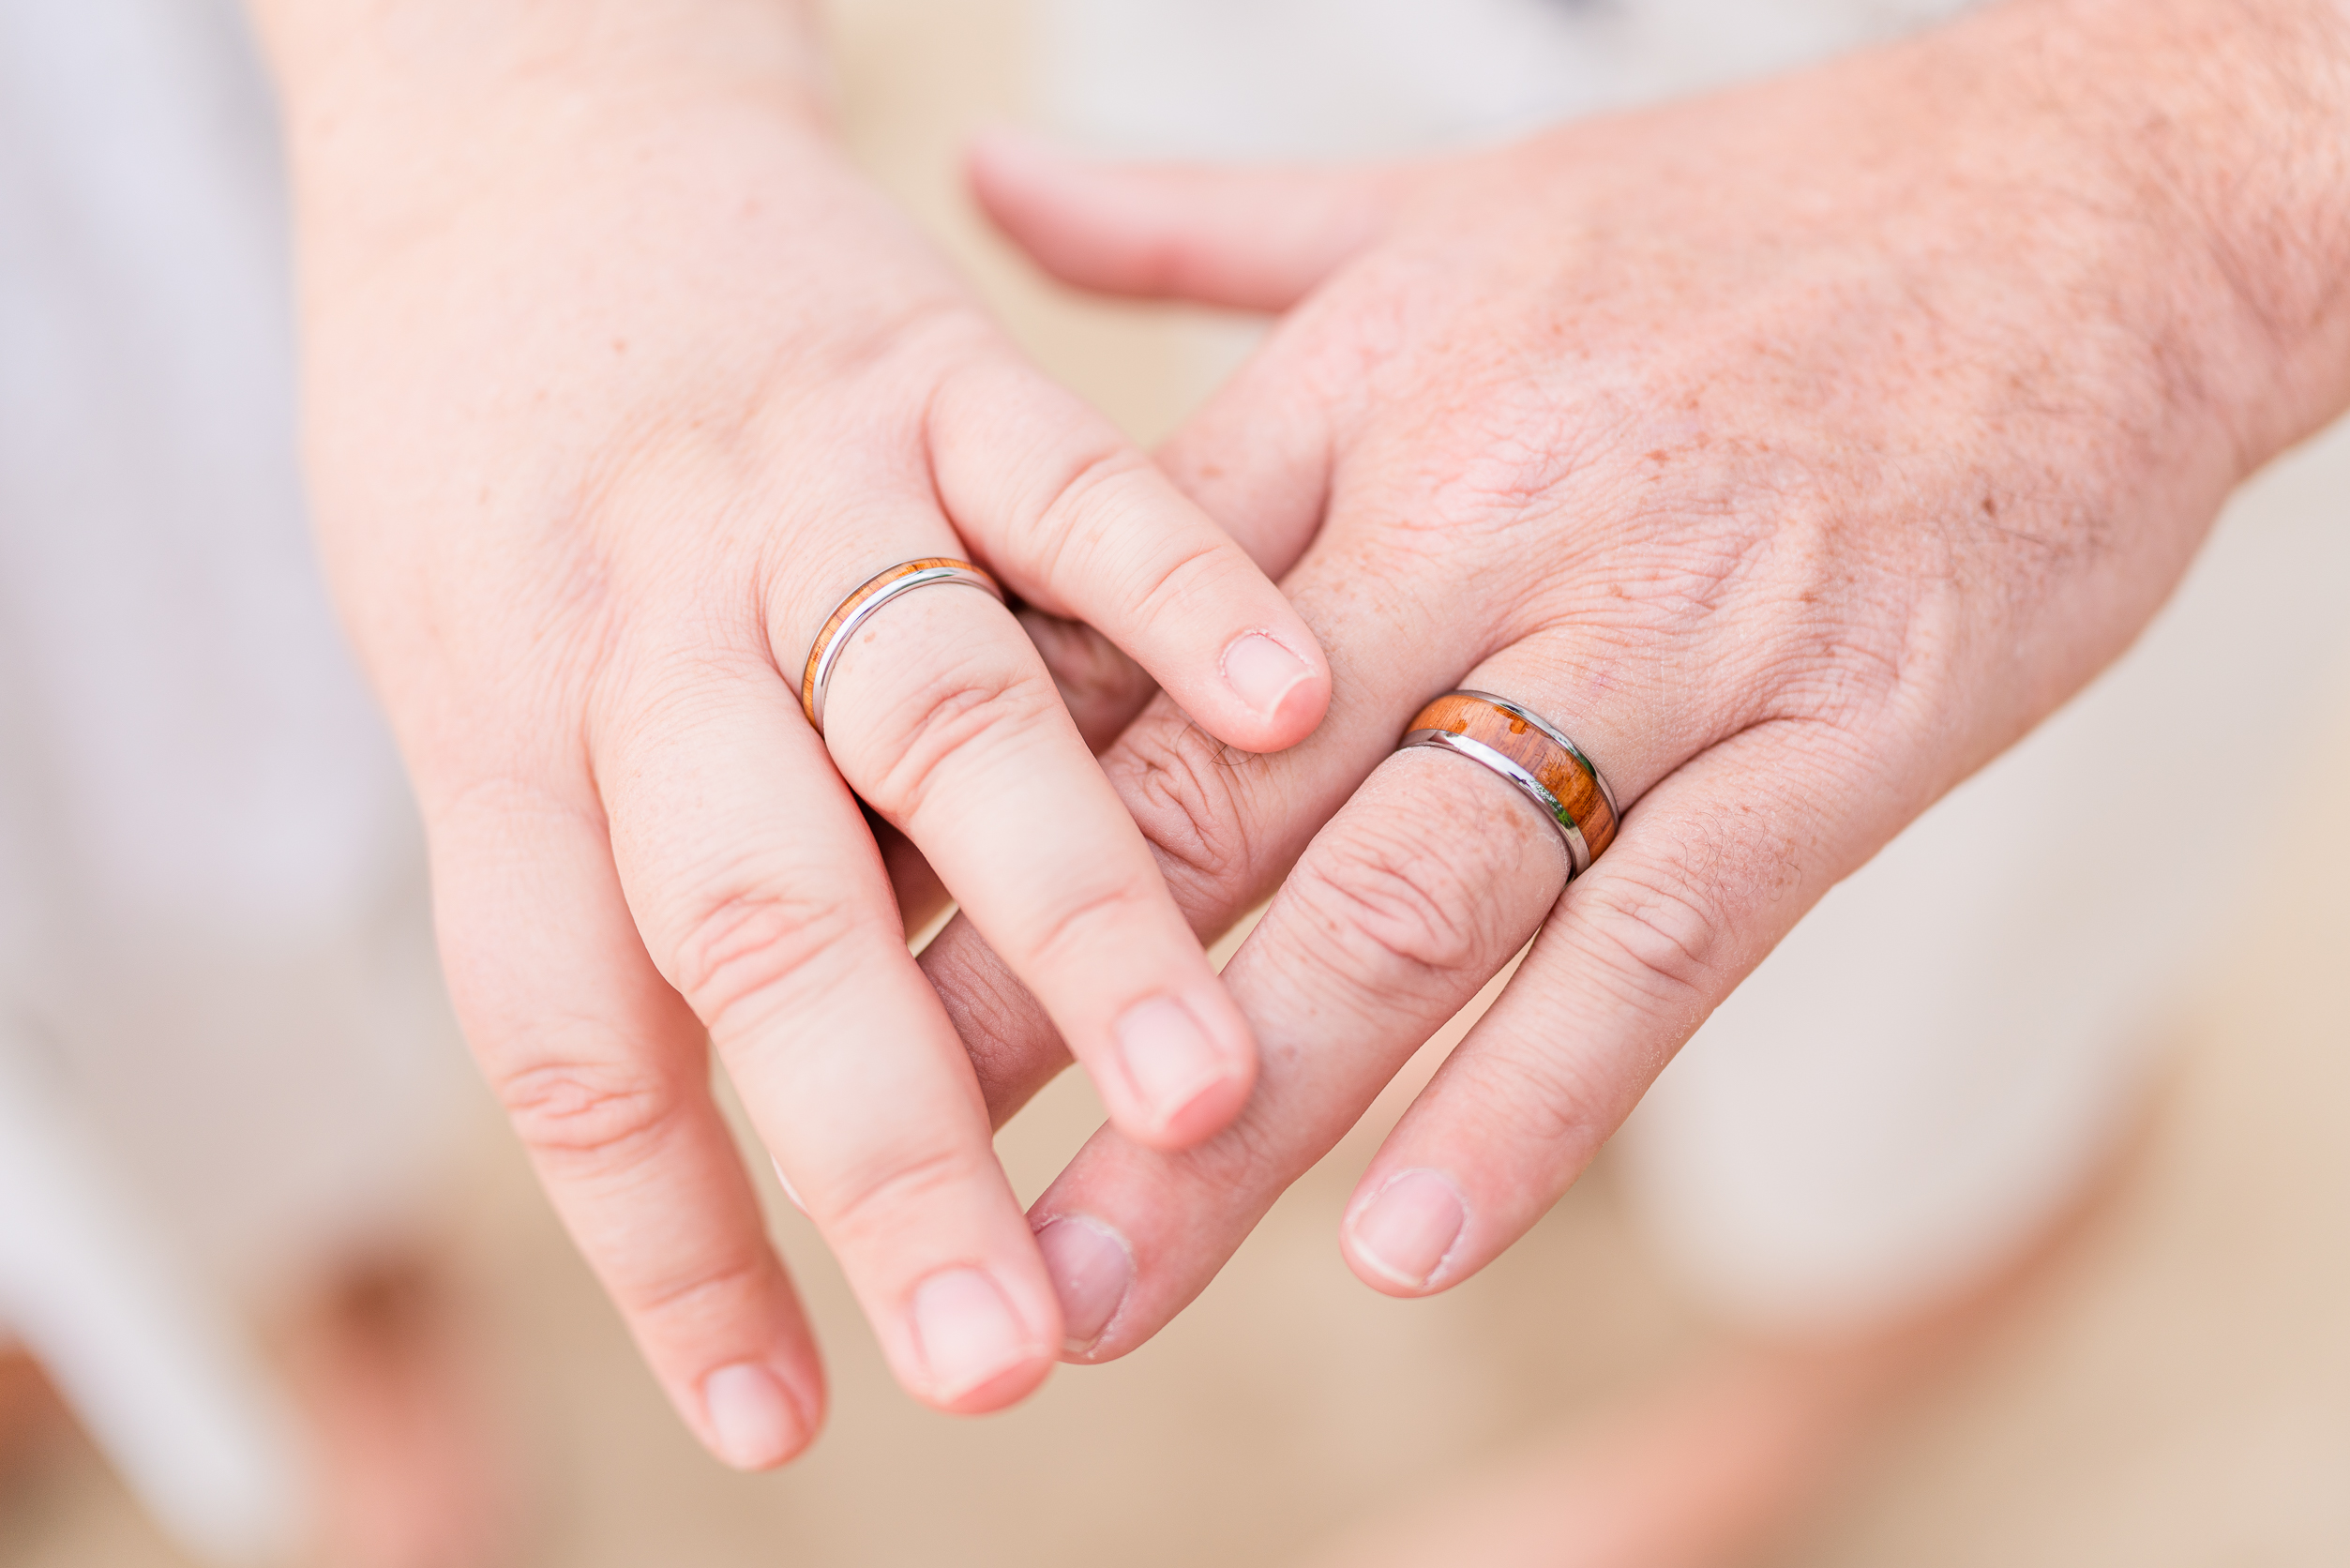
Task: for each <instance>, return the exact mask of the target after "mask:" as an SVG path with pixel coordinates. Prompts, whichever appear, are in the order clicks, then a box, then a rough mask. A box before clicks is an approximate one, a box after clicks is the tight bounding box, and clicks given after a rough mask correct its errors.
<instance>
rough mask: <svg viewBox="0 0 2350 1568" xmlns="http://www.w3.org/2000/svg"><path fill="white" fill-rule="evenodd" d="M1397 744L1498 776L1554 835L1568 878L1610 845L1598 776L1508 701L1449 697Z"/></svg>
mask: <svg viewBox="0 0 2350 1568" xmlns="http://www.w3.org/2000/svg"><path fill="white" fill-rule="evenodd" d="M1402 744H1403V746H1435V747H1437V748H1439V749H1440V750H1445V751H1450V752H1453V753H1454V754H1455V755H1456V756H1461V757H1466V758H1468V759H1469V761H1473V762H1477V763H1480V764H1481V765H1483V766H1484V767H1486V768H1488V769H1490V770H1491V771H1493V772H1494V773H1497V774H1499V775H1500V776H1501V777H1502V778H1503V779H1505V780H1507V781H1508V782H1509V783H1510V785H1511V786H1512V787H1513V788H1514V789H1515V790H1516V791H1517V792H1518V793H1520V794H1522V795H1524V796H1525V797H1526V798H1527V799H1528V800H1529V801H1531V802H1533V804H1534V805H1535V806H1536V807H1538V808H1539V809H1540V810H1541V811H1542V813H1543V815H1544V816H1546V817H1548V818H1549V819H1550V820H1551V822H1552V823H1553V824H1554V825H1555V826H1556V827H1557V828H1558V829H1559V837H1561V838H1562V839H1564V840H1565V841H1566V846H1567V859H1568V861H1569V862H1570V864H1571V867H1572V869H1571V870H1570V872H1569V875H1570V876H1571V877H1573V876H1579V875H1581V874H1582V873H1583V872H1585V871H1587V870H1589V869H1590V866H1591V862H1592V861H1594V860H1597V859H1598V858H1599V857H1600V856H1601V855H1602V854H1603V853H1604V852H1606V849H1607V846H1608V845H1610V844H1612V843H1614V842H1615V840H1616V824H1617V821H1618V813H1617V810H1616V797H1615V795H1614V793H1613V792H1610V791H1609V789H1608V788H1607V783H1606V780H1604V779H1603V778H1601V777H1600V775H1599V769H1598V768H1596V767H1594V766H1592V765H1591V760H1590V759H1589V757H1586V756H1584V755H1583V751H1582V748H1581V747H1579V746H1576V745H1575V744H1574V742H1573V741H1571V740H1569V739H1567V737H1566V735H1565V734H1564V733H1563V732H1561V731H1559V727H1558V726H1557V725H1555V724H1552V723H1550V722H1549V721H1548V720H1547V719H1545V718H1544V717H1543V716H1541V715H1539V714H1536V713H1534V712H1533V711H1532V710H1530V709H1529V708H1526V707H1524V706H1522V705H1521V704H1519V703H1516V702H1513V701H1510V700H1509V699H1508V698H1506V697H1496V696H1495V695H1493V693H1491V692H1489V691H1452V692H1447V693H1445V694H1444V695H1443V696H1441V697H1439V698H1438V699H1437V700H1436V701H1433V702H1431V703H1429V704H1428V705H1427V706H1426V707H1424V708H1423V709H1421V710H1420V712H1419V714H1418V715H1417V716H1414V717H1413V719H1412V721H1411V725H1410V727H1409V728H1408V729H1407V730H1406V731H1404V738H1403V743H1402ZM1399 749H1400V747H1399Z"/></svg>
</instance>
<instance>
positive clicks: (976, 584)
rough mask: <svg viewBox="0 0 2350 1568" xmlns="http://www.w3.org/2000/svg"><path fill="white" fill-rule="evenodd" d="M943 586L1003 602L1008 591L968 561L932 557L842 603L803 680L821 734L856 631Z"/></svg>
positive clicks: (896, 570) (876, 580)
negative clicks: (830, 691)
mask: <svg viewBox="0 0 2350 1568" xmlns="http://www.w3.org/2000/svg"><path fill="white" fill-rule="evenodd" d="M934 583H943V584H946V585H948V586H952V587H958V588H977V589H980V590H983V591H984V592H986V593H989V594H992V595H994V596H995V598H996V602H997V603H999V604H1001V603H1002V602H1003V590H1002V588H999V587H997V586H996V580H995V579H994V578H992V577H989V576H988V575H987V573H986V572H983V571H981V570H980V569H979V568H978V567H977V566H974V565H972V564H971V563H970V562H968V561H957V560H956V559H955V558H954V557H953V556H949V555H926V556H924V557H923V558H922V559H921V560H919V561H901V562H899V563H898V564H897V565H895V566H892V567H890V568H889V569H888V570H887V571H884V572H877V573H875V574H874V575H873V576H872V577H869V578H867V579H866V580H865V582H864V584H863V585H862V586H860V587H859V588H858V589H857V591H856V592H855V593H853V594H851V595H850V596H848V597H847V598H845V599H843V600H841V601H840V608H839V609H838V610H836V611H833V613H832V619H830V620H828V621H826V622H825V623H824V626H823V629H822V630H821V631H819V632H818V633H817V634H816V641H815V644H814V645H813V646H812V647H810V648H809V649H808V651H807V669H806V671H805V672H804V673H803V674H802V675H801V676H800V711H801V712H803V713H805V714H806V715H807V721H808V722H809V723H810V724H813V725H815V726H816V732H817V733H818V734H820V735H821V734H822V733H823V732H824V692H825V690H826V688H827V687H829V686H831V685H832V680H833V668H834V666H836V664H838V663H839V662H840V653H841V650H842V649H844V648H846V647H848V646H849V639H850V638H851V636H852V635H854V634H855V632H856V629H857V628H858V627H859V626H863V625H865V623H866V621H868V620H870V619H872V617H873V614H874V612H875V611H878V610H880V609H881V606H883V605H885V604H887V603H889V601H890V600H892V599H894V598H896V597H897V596H899V595H901V594H911V593H912V592H913V591H914V590H915V589H917V588H927V587H930V586H931V585H933V584H934Z"/></svg>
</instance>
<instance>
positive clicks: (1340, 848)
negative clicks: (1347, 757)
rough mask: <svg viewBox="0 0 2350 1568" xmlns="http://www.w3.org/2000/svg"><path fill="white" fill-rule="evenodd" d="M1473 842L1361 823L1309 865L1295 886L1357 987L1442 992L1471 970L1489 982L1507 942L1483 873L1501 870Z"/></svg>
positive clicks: (1336, 959) (1399, 824)
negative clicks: (1471, 849) (1470, 849)
mask: <svg viewBox="0 0 2350 1568" xmlns="http://www.w3.org/2000/svg"><path fill="white" fill-rule="evenodd" d="M1473 841H1474V840H1472V839H1469V838H1467V837H1463V836H1460V835H1455V834H1451V833H1442V832H1439V833H1429V832H1425V831H1413V830H1410V829H1408V828H1407V827H1406V826H1405V825H1404V824H1403V823H1402V822H1400V821H1396V822H1389V821H1379V822H1359V823H1357V824H1355V825H1354V827H1353V829H1352V831H1351V832H1350V833H1349V834H1348V837H1347V839H1346V841H1344V842H1343V844H1338V845H1333V847H1332V852H1328V853H1322V852H1317V853H1315V854H1312V855H1309V856H1308V858H1307V859H1306V860H1305V861H1304V862H1303V863H1301V864H1300V866H1299V867H1298V869H1297V872H1296V873H1295V874H1294V875H1293V876H1292V877H1291V879H1290V882H1289V885H1290V887H1291V888H1293V889H1294V890H1295V896H1296V898H1297V900H1298V908H1299V909H1300V911H1301V912H1302V913H1303V914H1304V915H1305V917H1306V920H1307V923H1308V926H1309V928H1311V929H1312V930H1313V931H1314V932H1315V934H1316V935H1317V936H1318V937H1320V938H1321V939H1322V940H1324V941H1325V942H1327V943H1328V947H1329V952H1330V954H1331V957H1332V958H1333V962H1334V963H1335V964H1336V965H1337V966H1339V967H1340V968H1341V970H1342V972H1345V973H1346V976H1347V978H1348V981H1349V982H1350V983H1351V984H1353V985H1354V986H1356V987H1358V988H1363V989H1365V990H1368V991H1370V992H1372V993H1373V994H1377V995H1391V996H1394V995H1408V996H1421V995H1428V996H1434V995H1437V994H1439V993H1445V992H1449V991H1451V990H1453V989H1454V988H1456V987H1457V982H1458V981H1459V980H1460V979H1461V978H1462V977H1463V976H1464V975H1467V974H1469V973H1470V972H1472V971H1474V972H1476V973H1475V978H1477V979H1479V980H1483V979H1484V977H1485V972H1486V971H1487V970H1489V969H1490V968H1491V966H1492V965H1493V964H1494V963H1498V962H1499V957H1500V955H1499V953H1498V952H1497V949H1498V948H1499V946H1501V945H1502V943H1503V942H1504V940H1505V939H1504V936H1503V934H1502V933H1501V932H1500V931H1499V929H1497V926H1498V921H1497V919H1496V918H1495V917H1496V913H1497V911H1496V901H1495V900H1494V899H1493V898H1492V897H1490V896H1489V895H1490V889H1491V888H1492V887H1493V885H1494V883H1493V880H1492V878H1491V877H1490V876H1488V875H1486V874H1485V873H1487V872H1489V871H1492V870H1494V869H1495V868H1494V867H1488V866H1486V865H1485V864H1484V857H1483V856H1480V855H1475V854H1473V853H1470V854H1464V853H1463V852H1462V846H1464V845H1466V844H1468V843H1470V842H1473Z"/></svg>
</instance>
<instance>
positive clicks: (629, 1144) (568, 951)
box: [431, 792, 824, 1470]
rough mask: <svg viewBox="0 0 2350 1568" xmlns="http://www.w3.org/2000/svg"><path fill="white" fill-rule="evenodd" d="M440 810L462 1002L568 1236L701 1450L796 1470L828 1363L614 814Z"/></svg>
mask: <svg viewBox="0 0 2350 1568" xmlns="http://www.w3.org/2000/svg"><path fill="white" fill-rule="evenodd" d="M431 816H432V818H433V821H432V843H433V852H434V853H433V871H434V882H435V891H436V897H435V902H436V905H437V910H436V915H437V923H438V925H439V927H440V930H441V943H442V949H443V953H444V959H445V963H446V967H447V971H448V977H449V986H450V990H451V992H452V995H453V997H454V999H455V1001H456V1003H457V1007H458V1014H459V1019H460V1021H461V1022H462V1023H463V1025H464V1028H465V1033H466V1037H467V1039H468V1040H469V1041H470V1042H471V1043H472V1045H473V1048H474V1053H475V1056H476V1058H478V1060H479V1061H480V1063H481V1066H482V1070H483V1072H484V1074H485V1075H486V1076H487V1077H488V1078H489V1079H490V1086H491V1087H492V1088H493V1089H494V1090H495V1091H496V1092H497V1094H498V1097H499V1099H500V1100H501V1102H502V1103H503V1104H504V1105H505V1108H506V1112H507V1115H508V1116H509V1117H510V1118H511V1120H512V1122H513V1123H514V1128H515V1131H516V1133H517V1134H518V1135H519V1137H520V1139H521V1141H522V1143H523V1145H524V1147H525V1148H526V1149H527V1150H528V1151H529V1153H530V1156H531V1161H532V1164H533V1165H534V1166H535V1168H536V1169H537V1172H538V1177H539V1180H540V1182H541V1183H542V1184H544V1185H545V1187H546V1190H547V1193H548V1196H549V1198H550V1199H552V1200H553V1203H554V1206H555V1209H556V1212H557V1213H558V1214H560V1215H561V1216H562V1218H563V1222H564V1226H565V1229H567V1230H569V1231H570V1233H571V1237H572V1239H573V1241H574V1242H576V1243H577V1244H578V1245H579V1248H580V1252H581V1253H582V1254H583V1255H584V1256H585V1257H586V1259H587V1261H588V1264H589V1266H590V1267H591V1268H593V1269H594V1270H595V1274H596V1277H597V1278H598V1279H599V1280H600V1281H601V1282H602V1283H603V1286H604V1288H605V1289H606V1290H607V1291H608V1292H609V1293H610V1296H611V1299H612V1301H613V1304H615V1305H616V1306H618V1307H619V1309H620V1312H621V1315H622V1317H623V1318H625V1319H626V1321H627V1324H628V1329H629V1332H630V1334H632V1335H633V1336H634V1337H635V1339H636V1342H637V1345H638V1348H639V1349H640V1350H641V1351H642V1352H643V1354H644V1358H645V1360H646V1362H647V1363H648V1364H650V1365H651V1367H652V1368H653V1372H654V1375H655V1377H656V1378H657V1379H658V1380H660V1382H661V1385H662V1387H663V1388H664V1390H665V1391H666V1392H667V1393H668V1395H669V1396H670V1401H671V1402H672V1403H673V1404H674V1405H675V1406H676V1407H677V1410H678V1412H679V1414H680V1415H682V1416H683V1417H684V1418H685V1424H686V1425H687V1426H688V1427H690V1428H691V1429H692V1430H693V1432H694V1433H695V1435H696V1436H697V1437H698V1438H700V1440H701V1442H702V1444H703V1445H704V1446H705V1447H707V1448H708V1449H709V1450H710V1451H711V1452H712V1453H714V1454H716V1455H717V1456H718V1457H719V1458H720V1459H722V1460H724V1461H725V1462H726V1463H728V1464H730V1465H732V1466H734V1467H735V1468H736V1469H739V1470H765V1469H768V1468H770V1467H772V1466H775V1465H779V1464H782V1463H783V1462H784V1461H785V1460H787V1459H790V1458H791V1457H792V1456H793V1455H796V1454H798V1453H799V1452H800V1451H801V1450H802V1449H804V1448H805V1447H806V1446H807V1444H808V1442H809V1441H810V1440H812V1439H813V1438H814V1437H815V1435H816V1432H817V1429H818V1427H819V1425H821V1422H822V1419H823V1408H824V1376H823V1368H822V1365H821V1362H820V1360H819V1357H818V1354H817V1349H816V1345H815V1341H814V1339H813V1337H812V1336H811V1334H809V1332H808V1326H807V1322H806V1318H805V1317H804V1315H803V1314H802V1312H801V1309H800V1304H799V1301H798V1299H797V1297H796V1296H795V1295H794V1294H793V1292H792V1289H791V1280H790V1279H789V1278H788V1277H787V1276H786V1275H785V1274H784V1270H783V1265H782V1262H781V1260H780V1259H777V1258H776V1253H775V1249H774V1247H773V1246H772V1245H771V1244H769V1242H768V1240H767V1234H766V1227H765V1223H764V1220H763V1218H762V1216H761V1213H760V1208H759V1199H758V1197H757V1194H756V1193H755V1192H754V1190H753V1189H752V1187H751V1184H750V1180H749V1177H748V1176H747V1174H746V1172H745V1170H744V1168H743V1165H742V1162H741V1160H740V1158H739V1157H738V1156H737V1154H736V1153H735V1146H734V1140H733V1138H732V1136H731V1133H730V1132H729V1131H728V1128H727V1126H726V1123H725V1122H724V1120H723V1119H722V1117H721V1116H720V1114H719V1111H718V1108H717V1105H716V1102H715V1100H714V1099H713V1098H712V1096H711V1093H710V1084H709V1063H708V1052H707V1046H706V1042H705V1038H704V1035H703V1033H702V1030H701V1026H700V1023H699V1022H698V1021H697V1020H696V1019H695V1018H694V1016H693V1014H692V1013H691V1012H689V1011H688V1010H687V1009H686V1007H685V1003H683V1002H681V1001H680V1000H679V999H678V997H677V994H676V993H675V992H674V991H672V990H671V989H670V988H669V986H668V985H667V984H666V983H665V982H663V980H662V979H661V977H660V974H659V973H658V972H656V971H655V969H654V967H653V964H652V960H651V959H650V958H648V957H646V956H645V953H644V949H643V947H642V945H641V943H640V942H639V939H638V936H637V930H636V926H635V923H634V922H633V921H632V920H631V919H630V917H629V913H628V910H627V906H626V905H625V902H624V901H623V899H622V897H621V890H620V883H619V880H618V875H617V873H616V872H615V871H614V869H613V866H612V859H611V852H610V847H609V844H608V842H607V840H606V837H605V835H604V831H603V828H602V822H601V814H600V812H599V811H598V810H597V808H596V807H595V805H594V804H593V802H583V803H580V804H579V805H577V806H574V805H573V804H571V803H566V802H562V801H557V800H551V799H549V798H546V797H544V796H541V795H538V794H536V793H535V792H533V793H528V794H524V793H522V792H498V798H494V799H493V798H490V797H489V796H488V795H487V794H486V793H484V792H474V793H472V794H469V795H467V796H465V797H463V798H462V799H461V800H460V801H459V802H458V803H457V804H455V805H453V806H451V807H447V808H445V809H443V810H441V811H438V812H434V813H431ZM550 912H559V915H560V918H557V919H554V920H551V921H550V918H549V915H550Z"/></svg>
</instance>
